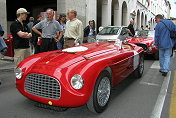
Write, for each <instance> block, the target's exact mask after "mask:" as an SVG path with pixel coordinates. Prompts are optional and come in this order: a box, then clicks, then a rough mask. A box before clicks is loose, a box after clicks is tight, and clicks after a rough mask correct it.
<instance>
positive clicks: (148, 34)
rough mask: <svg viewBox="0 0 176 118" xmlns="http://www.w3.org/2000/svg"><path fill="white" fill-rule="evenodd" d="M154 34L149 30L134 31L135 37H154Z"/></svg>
mask: <svg viewBox="0 0 176 118" xmlns="http://www.w3.org/2000/svg"><path fill="white" fill-rule="evenodd" d="M154 35H155V32H154V31H149V30H142V31H136V34H135V36H136V37H154Z"/></svg>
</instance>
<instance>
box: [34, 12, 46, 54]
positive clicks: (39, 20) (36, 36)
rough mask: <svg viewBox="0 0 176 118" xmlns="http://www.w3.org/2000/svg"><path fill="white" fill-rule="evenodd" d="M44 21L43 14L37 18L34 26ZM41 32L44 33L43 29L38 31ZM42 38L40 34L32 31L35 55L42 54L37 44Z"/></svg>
mask: <svg viewBox="0 0 176 118" xmlns="http://www.w3.org/2000/svg"><path fill="white" fill-rule="evenodd" d="M42 20H44V18H43V16H42V15H41V14H39V15H38V16H37V20H36V21H35V22H34V25H33V26H35V25H36V24H38V23H39V22H41V21H42ZM38 30H39V31H40V32H42V30H41V29H38ZM39 37H40V35H39V34H37V33H35V32H34V31H32V42H33V45H34V47H35V52H34V54H38V53H40V45H38V44H37V42H38V38H39Z"/></svg>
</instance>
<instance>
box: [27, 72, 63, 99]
mask: <svg viewBox="0 0 176 118" xmlns="http://www.w3.org/2000/svg"><path fill="white" fill-rule="evenodd" d="M25 91H26V92H27V93H29V94H32V95H35V96H38V97H42V98H48V99H59V98H60V95H61V87H60V83H59V81H58V80H56V79H55V78H53V77H50V76H48V75H42V74H35V73H32V74H29V75H27V77H26V80H25Z"/></svg>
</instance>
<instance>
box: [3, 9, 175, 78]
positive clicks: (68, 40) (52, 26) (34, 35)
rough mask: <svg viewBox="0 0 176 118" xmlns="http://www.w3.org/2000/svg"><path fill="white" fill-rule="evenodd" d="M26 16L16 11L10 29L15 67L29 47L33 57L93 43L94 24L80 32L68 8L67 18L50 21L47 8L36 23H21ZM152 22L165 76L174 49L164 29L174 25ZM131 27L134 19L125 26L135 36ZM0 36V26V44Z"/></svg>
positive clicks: (79, 24)
mask: <svg viewBox="0 0 176 118" xmlns="http://www.w3.org/2000/svg"><path fill="white" fill-rule="evenodd" d="M28 14H29V12H27V10H26V9H25V8H19V9H18V10H17V12H16V15H17V19H16V21H14V22H13V23H12V24H11V26H10V32H11V34H12V36H13V40H14V62H15V66H17V65H18V64H19V63H20V62H21V61H22V60H23V59H25V58H26V57H28V56H30V54H31V53H30V48H29V47H30V45H29V44H31V45H33V46H34V48H35V54H37V53H40V52H47V51H54V50H57V49H63V48H68V47H72V46H75V45H79V44H82V43H83V42H84V43H92V42H94V40H95V35H96V31H95V21H94V20H91V21H89V25H88V26H87V27H85V29H83V24H82V22H81V21H80V20H79V19H78V18H77V11H75V10H73V9H69V10H68V12H67V15H66V14H60V15H59V19H58V20H55V19H54V18H53V17H54V10H53V9H50V8H49V9H47V10H46V19H44V18H43V16H42V15H41V14H39V15H38V17H37V20H36V21H35V20H34V18H33V17H30V18H29V23H28V24H26V23H25V22H24V21H25V20H26V19H27V15H28ZM67 18H68V20H67ZM155 19H156V23H157V25H156V32H155V45H156V47H157V48H158V49H159V52H160V53H159V54H160V66H161V69H160V72H161V73H162V74H163V76H166V75H167V73H168V71H169V68H170V56H171V49H172V48H173V46H174V41H173V40H172V39H171V38H170V37H169V30H168V28H166V26H167V25H168V27H170V28H171V29H173V28H175V25H174V24H173V23H172V22H171V21H169V20H165V19H163V17H162V15H157V16H156V18H155ZM133 25H134V20H133V19H132V20H131V21H130V25H129V26H128V32H129V35H130V36H131V37H134V35H135V30H134V26H133ZM141 30H150V28H149V27H148V26H146V28H144V26H141ZM3 34H4V31H3V30H2V28H1V27H0V41H2V38H1V37H2V36H3ZM0 44H2V43H0ZM4 45H5V44H4ZM1 47H2V46H1ZM4 47H5V46H4ZM6 47H7V46H6ZM0 49H1V48H0ZM6 50H7V48H4V49H3V50H2V49H1V53H2V54H4V53H5V52H6Z"/></svg>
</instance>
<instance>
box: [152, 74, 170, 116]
mask: <svg viewBox="0 0 176 118" xmlns="http://www.w3.org/2000/svg"><path fill="white" fill-rule="evenodd" d="M170 77H171V71H170V72H169V73H168V75H167V76H166V77H165V78H164V82H163V84H162V87H161V90H160V94H159V96H158V98H157V101H156V104H155V107H154V109H153V111H152V114H151V117H150V118H160V117H161V112H162V109H163V106H164V101H165V98H166V95H167V89H168V86H169V82H170Z"/></svg>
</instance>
